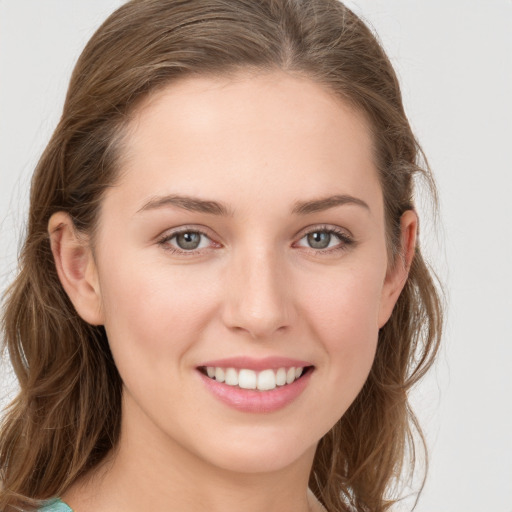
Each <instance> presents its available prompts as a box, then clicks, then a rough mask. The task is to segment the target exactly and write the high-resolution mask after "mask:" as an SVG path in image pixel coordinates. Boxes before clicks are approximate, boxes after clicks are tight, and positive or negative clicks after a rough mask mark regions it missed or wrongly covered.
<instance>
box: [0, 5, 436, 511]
mask: <svg viewBox="0 0 512 512" xmlns="http://www.w3.org/2000/svg"><path fill="white" fill-rule="evenodd" d="M249 68H251V69H257V70H267V71H268V70H284V71H286V72H288V73H295V74H297V75H301V76H304V77H307V78H309V79H311V80H313V81H315V82H317V83H320V84H323V85H324V86H327V87H329V88H330V90H331V91H332V92H333V94H335V95H338V96H339V97H341V98H343V99H344V100H345V101H348V102H350V103H351V104H352V105H353V106H354V107H356V108H357V109H358V110H359V111H360V112H362V113H363V114H364V115H365V116H366V118H367V119H368V120H369V124H370V126H371V128H372V132H373V137H374V143H375V144H374V145H375V159H376V163H377V168H378V171H379V176H380V181H381V185H382V190H383V195H384V202H385V214H386V223H387V235H388V237H387V238H388V248H389V253H390V255H391V257H392V261H395V260H396V258H397V257H399V254H400V249H401V248H400V236H399V235H400V216H401V215H402V213H403V212H404V211H406V210H408V209H412V208H414V204H413V185H414V181H415V177H417V176H418V177H419V176H421V177H423V178H424V179H425V180H426V181H427V183H428V184H429V185H430V187H431V191H432V195H433V199H434V201H435V187H434V184H433V181H432V178H431V174H430V171H429V169H428V165H427V164H426V160H425V159H424V158H423V157H422V152H421V149H420V147H419V145H418V143H417V141H416V139H415V137H414V135H413V133H412V131H411V128H410V125H409V123H408V120H407V118H406V115H405V113H404V109H403V105H402V99H401V93H400V88H399V85H398V81H397V78H396V76H395V73H394V71H393V68H392V66H391V64H390V62H389V60H388V58H387V57H386V55H385V53H384V51H383V50H382V48H381V47H380V45H379V43H378V42H377V40H376V38H375V36H374V35H373V34H372V32H371V31H370V30H369V29H368V28H367V27H366V26H365V25H364V23H363V22H362V21H361V20H360V19H359V18H358V17H357V16H355V15H354V14H353V13H352V12H351V11H350V10H349V9H347V8H346V7H345V6H343V5H342V4H341V3H340V2H338V1H337V0H133V1H131V2H128V3H126V4H125V5H123V6H122V7H121V8H119V9H118V10H117V11H116V12H114V13H113V14H112V15H111V16H110V17H109V18H108V19H107V20H106V21H105V22H104V24H103V25H102V26H101V27H100V28H99V29H98V31H97V32H96V33H95V35H94V36H93V37H92V38H91V40H90V41H89V43H88V44H87V46H86V48H85V49H84V51H83V53H82V55H81V56H80V58H79V60H78V63H77V65H76V67H75V70H74V72H73V75H72V78H71V82H70V85H69V90H68V93H67V97H66V102H65V105H64V111H63V114H62V118H61V120H60V122H59V124H58V126H57V128H56V130H55V132H54V134H53V136H52V138H51V140H50V142H49V144H48V146H47V148H46V150H45V152H44V154H43V155H42V157H41V159H40V161H39V164H38V166H37V168H36V170H35V173H34V177H33V181H32V188H31V198H30V213H29V221H28V230H27V237H26V241H25V245H24V248H23V251H22V253H21V256H20V271H19V274H18V276H17V278H16V280H15V281H14V283H13V284H12V285H11V287H10V288H9V289H8V291H7V294H6V296H5V313H4V316H3V330H4V334H5V343H6V346H7V348H8V351H9V354H10V358H11V361H12V365H13V367H14V370H15V372H16V375H17V377H18V380H19V383H20V391H19V394H18V395H17V397H16V398H15V399H14V401H13V402H12V403H11V405H10V406H9V407H8V409H7V410H6V414H5V416H4V418H3V421H2V426H1V430H0V481H1V482H2V488H1V489H0V509H1V510H15V509H17V507H19V508H21V509H27V508H30V507H31V506H32V507H33V506H37V505H38V504H39V503H40V501H39V500H43V499H47V498H50V497H53V496H58V495H60V494H62V493H63V492H64V491H65V490H66V489H67V488H68V487H69V486H70V485H71V484H72V483H73V482H74V481H75V480H76V479H77V478H78V477H80V476H81V475H83V474H84V473H85V472H87V471H89V470H90V469H92V468H94V467H95V466H97V465H98V464H99V463H100V462H101V461H102V460H103V459H104V457H105V455H106V454H107V453H108V452H109V451H110V450H111V449H112V448H113V447H115V446H116V443H117V441H118V437H119V431H120V418H121V392H122V386H121V379H120V376H119V374H118V372H117V370H116V367H115V364H114V362H113V359H112V356H111V353H110V350H109V346H108V341H107V338H106V335H105V331H104V329H103V327H101V326H99V327H98V326H91V325H88V324H87V323H86V322H84V321H83V320H82V319H81V318H80V317H79V316H78V314H77V313H76V312H75V310H74V308H73V306H72V305H71V303H70V301H69V299H68V297H67V295H66V294H65V292H64V290H63V288H62V286H61V284H60V282H59V279H58V276H57V273H56V269H55V264H54V261H53V258H52V254H51V250H50V244H49V236H48V232H47V226H48V220H49V218H50V216H51V215H52V214H53V213H55V212H57V211H65V212H68V213H69V214H70V215H71V217H72V219H73V220H74V222H75V225H76V227H77V229H78V230H80V231H83V232H88V233H91V232H92V231H93V230H94V226H95V223H96V221H97V217H98V209H99V208H98V206H99V204H100V202H101V198H102V193H103V192H104V190H105V188H106V187H108V186H109V185H111V184H112V183H113V182H114V180H115V179H116V176H117V174H118V167H119V165H118V160H119V155H120V154H121V153H122V151H121V150H122V134H123V128H124V127H125V126H126V124H127V122H128V121H129V119H130V114H131V112H132V111H133V109H134V105H135V104H136V103H137V102H138V101H140V100H141V99H142V98H144V97H146V96H147V95H148V94H150V93H152V92H154V91H155V90H156V89H157V88H160V87H162V86H165V85H166V84H169V83H171V82H172V81H174V80H177V79H180V78H183V77H186V76H190V75H193V74H201V75H204V74H214V75H226V74H229V73H232V72H236V71H237V70H240V69H249ZM441 324H442V309H441V301H440V298H439V294H438V291H437V286H436V284H435V281H434V279H433V277H432V273H431V271H430V270H429V268H428V266H427V265H426V263H425V262H424V260H423V258H422V255H421V251H420V249H419V247H418V248H417V249H416V254H415V256H414V260H413V263H412V267H411V269H410V274H409V277H408V280H407V283H406V285H405V288H404V290H403V292H402V294H401V296H400V298H399V300H398V303H397V305H396V307H395V309H394V311H393V314H392V316H391V319H390V320H389V321H388V322H387V324H386V325H385V326H384V327H383V328H382V329H381V331H380V333H379V341H378V347H377V353H376V357H375V361H374V364H373V367H372V370H371V372H370V375H369V377H368V380H367V382H366V383H365V385H364V388H363V389H362V391H361V392H360V394H359V395H358V397H357V398H356V400H355V402H354V403H353V404H352V405H351V407H350V408H349V410H348V411H347V412H346V414H345V415H344V416H343V417H342V418H341V419H340V420H339V421H338V423H337V424H336V425H335V426H334V427H333V428H332V430H331V431H330V432H329V433H328V434H327V435H325V436H324V438H322V439H321V441H320V443H319V446H318V449H317V453H316V456H315V459H314V464H313V468H312V471H311V477H310V486H311V488H312V490H313V491H314V493H315V494H316V495H317V497H318V498H319V499H320V501H321V502H322V503H323V504H324V505H325V506H326V508H327V509H328V510H329V511H330V512H334V511H368V512H369V511H371V512H381V511H384V510H387V509H388V508H389V507H390V505H391V504H392V503H393V499H391V498H390V496H389V493H390V489H391V487H392V484H393V483H396V480H397V479H398V478H399V477H400V475H401V474H402V475H403V474H404V472H405V473H407V472H408V470H411V471H412V468H413V466H414V437H415V436H414V435H413V433H414V430H416V431H418V432H419V433H420V436H419V438H420V441H421V440H422V437H421V431H420V430H419V427H418V425H417V422H416V419H415V417H414V415H413V414H412V412H411V409H410V407H409V404H408V400H407V394H408V391H409V389H410V388H411V386H413V385H414V384H415V383H416V382H417V381H418V380H419V379H420V378H421V377H422V376H423V375H424V373H425V372H426V371H427V370H428V368H429V367H430V366H431V364H432V362H433V359H434V356H435V354H436V351H437V348H438V345H439V339H440V334H441Z"/></svg>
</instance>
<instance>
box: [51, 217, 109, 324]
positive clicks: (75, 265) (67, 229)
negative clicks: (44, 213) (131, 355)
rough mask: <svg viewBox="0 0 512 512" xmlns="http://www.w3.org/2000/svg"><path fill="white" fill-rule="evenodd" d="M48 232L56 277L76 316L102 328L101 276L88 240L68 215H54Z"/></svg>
mask: <svg viewBox="0 0 512 512" xmlns="http://www.w3.org/2000/svg"><path fill="white" fill-rule="evenodd" d="M48 232H49V235H50V243H51V249H52V254H53V259H54V261H55V267H56V269H57V274H58V276H59V279H60V282H61V284H62V287H63V288H64V290H65V292H66V293H67V295H68V297H69V299H70V300H71V302H72V303H73V305H74V306H75V309H76V311H77V313H78V314H79V315H80V317H81V318H82V319H83V320H85V321H86V322H88V323H89V324H92V325H102V324H103V314H102V308H101V294H100V287H99V281H98V273H97V269H96V264H95V261H94V258H93V254H92V250H91V248H90V246H89V243H88V239H87V237H85V236H83V235H80V234H79V233H78V232H77V230H76V228H75V225H74V223H73V220H72V219H71V217H70V216H69V215H68V214H67V213H65V212H57V213H55V214H53V215H52V217H51V218H50V221H49V222H48Z"/></svg>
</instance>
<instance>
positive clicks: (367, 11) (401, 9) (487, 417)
mask: <svg viewBox="0 0 512 512" xmlns="http://www.w3.org/2000/svg"><path fill="white" fill-rule="evenodd" d="M121 3H122V2H120V1H119V0H44V1H43V0H0V240H1V243H0V289H1V290H4V289H5V287H6V286H7V283H8V282H9V281H10V280H11V279H12V277H13V275H14V272H15V268H16V253H17V248H18V245H19V241H20V237H21V235H22V233H23V227H24V222H25V215H26V208H27V197H28V190H29V181H30V175H31V172H32V170H33V168H34V165H35V163H36V161H37V159H38V156H39V155H40V153H41V151H42V150H43V148H44V146H45V144H46V142H47V141H48V139H49V136H50V134H51V131H52V130H53V128H54V127H55V125H56V123H57V120H58V117H59V114H60V110H61V108H62V104H63V100H64V95H65V90H66V86H67V82H68V79H69V76H70V73H71V70H72V67H73V64H74V62H75V60H76V58H77V57H78V55H79V53H80V51H81V49H82V48H83V46H84V44H85V43H86V41H87V40H88V38H89V37H90V36H91V35H92V32H93V31H94V30H95V28H96V27H98V26H99V24H100V23H101V22H102V21H103V19H104V18H105V17H106V16H107V15H108V14H109V13H110V12H111V11H112V10H114V9H115V8H116V7H117V6H118V5H120V4H121ZM347 3H348V5H349V6H350V7H352V8H353V9H354V10H355V11H356V13H357V14H359V15H361V16H362V17H364V18H365V19H366V20H367V21H368V22H369V23H370V24H371V25H373V27H374V28H375V29H376V30H377V32H378V33H379V35H380V37H381V40H382V42H383V44H384V47H385V48H386V50H387V51H388V54H389V56H390V57H391V59H392V61H393V63H394V64H395V66H396V69H397V71H398V74H399V77H400V80H401V83H402V87H403V93H404V99H405V104H406V109H407V112H408V114H409V116H410V119H411V122H412V125H413V127H414V129H415V132H416V134H417V135H418V137H419V139H420V142H421V143H422V145H423V147H424V149H425V151H426V153H427V156H428V157H429V160H430V164H431V166H432V168H433V170H434V172H435V175H436V177H437V180H438V183H439V188H440V192H441V224H440V226H438V227H437V228H435V229H434V228H433V227H432V223H429V219H428V217H429V211H428V208H426V209H423V210H424V211H423V215H424V217H426V218H425V219H423V223H422V242H423V245H424V246H425V247H426V249H427V250H428V253H429V254H430V256H431V257H432V259H433V260H434V266H435V268H436V269H437V270H438V272H439V274H440V275H441V277H442V279H443V280H444V281H445V283H446V289H447V292H448V298H449V310H448V322H447V327H446V334H445V336H444V346H443V349H442V352H441V354H440V359H439V362H438V365H437V367H436V369H435V372H433V374H432V375H431V376H430V377H429V378H428V379H427V380H426V381H425V382H423V383H422V384H421V385H420V386H419V387H418V389H417V390H416V392H415V394H414V397H413V399H414V403H415V404H416V408H417V412H418V414H419V416H420V418H421V421H422V424H423V426H424V428H425V431H426V435H427V439H428V442H429V445H430V450H431V469H430V474H429V479H428V481H427V485H426V487H425V491H424V493H423V495H422V497H421V499H420V501H419V504H418V506H417V509H416V510H417V511H418V512H484V511H485V512H487V511H489V512H512V399H511V396H512V377H511V373H512V299H511V294H512V271H511V267H512V227H511V224H512V213H511V206H510V200H511V196H512V186H511V185H512V177H511V175H512V157H511V151H510V146H511V144H512V120H511V116H512V35H511V34H512V0H428V1H427V0H423V1H419V0H354V1H350V2H347ZM14 390H15V384H14V381H13V379H12V374H11V372H10V369H9V366H8V365H7V364H6V363H5V362H4V363H3V365H0V406H1V405H5V404H6V403H7V400H8V397H9V396H12V393H13V392H14ZM409 503H410V501H409V502H407V503H404V506H403V507H402V508H400V507H399V508H397V510H408V508H410V505H409Z"/></svg>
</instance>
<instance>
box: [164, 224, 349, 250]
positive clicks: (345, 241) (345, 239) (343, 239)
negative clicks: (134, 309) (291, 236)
mask: <svg viewBox="0 0 512 512" xmlns="http://www.w3.org/2000/svg"><path fill="white" fill-rule="evenodd" d="M184 233H195V234H199V235H201V236H205V237H206V238H208V239H209V240H210V241H211V242H213V241H212V239H211V238H210V236H209V235H208V233H206V232H205V231H203V230H201V229H199V228H197V227H184V228H182V229H180V230H178V231H174V232H172V233H170V234H166V235H164V236H162V237H161V238H160V239H159V240H158V244H159V245H161V246H162V247H163V248H164V249H165V250H166V251H169V252H171V253H172V254H178V255H195V254H198V253H200V252H201V251H204V249H205V248H201V249H191V250H185V249H180V248H178V247H175V246H173V245H171V244H170V242H171V240H173V239H174V238H176V237H177V236H179V235H182V234H184ZM313 233H327V234H329V235H334V236H335V237H336V238H338V240H339V244H338V245H336V246H334V247H330V248H326V249H315V248H313V247H306V246H300V247H303V248H304V249H306V250H309V251H311V252H313V253H315V255H328V254H333V253H337V252H341V251H346V250H348V249H349V248H350V246H352V245H354V244H355V240H354V239H353V238H352V237H351V236H350V235H348V234H347V233H346V232H345V231H342V230H341V229H337V228H335V227H332V226H315V227H314V228H312V229H310V230H308V231H306V232H304V233H303V234H302V236H301V237H300V238H299V240H298V242H300V241H301V240H303V239H304V238H306V237H307V236H308V235H311V234H313ZM213 243H214V244H216V245H217V247H221V245H220V244H219V243H217V242H213ZM295 243H297V242H295ZM294 245H295V244H294ZM208 249H211V247H208V248H207V250H208Z"/></svg>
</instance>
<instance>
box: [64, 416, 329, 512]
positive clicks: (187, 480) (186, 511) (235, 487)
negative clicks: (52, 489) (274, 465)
mask: <svg viewBox="0 0 512 512" xmlns="http://www.w3.org/2000/svg"><path fill="white" fill-rule="evenodd" d="M123 420H125V417H123ZM148 428H149V429H150V430H152V428H151V426H147V425H146V430H145V429H144V428H142V429H141V424H140V423H139V424H138V425H137V428H136V429H135V428H131V427H130V424H129V422H127V421H123V425H122V429H121V436H120V439H119V443H118V446H117V449H116V450H115V451H114V452H112V453H111V454H110V455H109V456H108V457H107V458H106V460H105V462H104V463H103V464H102V465H101V467H99V468H96V469H95V470H93V471H92V472H91V473H90V474H89V475H86V476H85V477H84V478H83V479H82V480H81V481H79V482H77V483H76V484H75V485H73V486H72V487H71V488H70V489H69V491H68V492H67V493H65V494H64V496H63V499H64V501H66V502H67V503H68V504H69V505H70V506H71V507H72V508H73V510H74V511H75V512H89V511H90V510H94V511H95V512H104V511H105V512H107V511H108V512H118V511H119V512H121V511H123V512H140V510H153V511H155V512H160V511H162V512H163V511H169V510H179V511H180V512H205V511H208V512H239V511H240V510H244V512H261V511H262V510H265V511H266V512H282V511H283V510H293V511H294V512H311V511H317V510H321V508H319V504H318V502H316V500H315V499H314V497H313V496H312V494H311V493H308V487H307V486H308V479H309V473H310V469H311V466H312V463H313V457H314V453H315V448H316V447H315V446H312V447H311V448H310V449H309V450H308V451H307V452H306V453H304V454H302V455H301V456H300V457H299V459H298V460H296V461H294V462H293V463H292V464H290V465H288V466H286V467H283V468H280V469H279V470H277V471H276V470H273V471H260V472H241V471H232V470H229V469H226V468H219V467H218V466H216V465H213V464H211V463H209V462H208V461H205V460H204V459H203V458H200V457H199V456H198V455H196V454H194V453H193V452H192V451H191V450H188V449H186V447H183V446H181V445H179V444H177V443H176V442H175V441H173V440H172V439H169V438H168V437H166V436H165V435H163V434H162V433H156V432H155V431H154V430H153V431H150V430H147V429H148Z"/></svg>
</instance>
